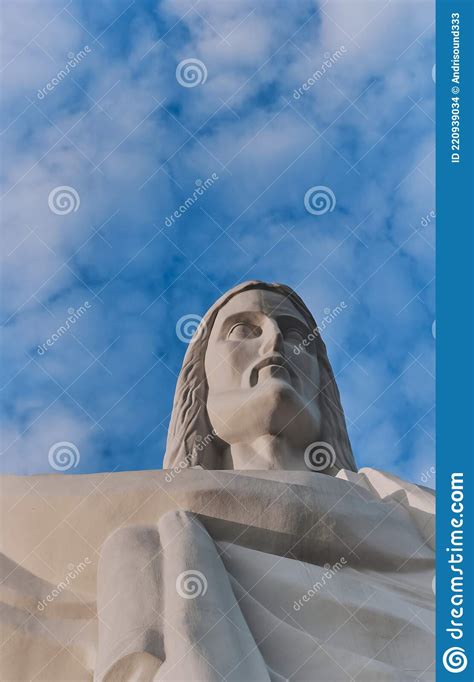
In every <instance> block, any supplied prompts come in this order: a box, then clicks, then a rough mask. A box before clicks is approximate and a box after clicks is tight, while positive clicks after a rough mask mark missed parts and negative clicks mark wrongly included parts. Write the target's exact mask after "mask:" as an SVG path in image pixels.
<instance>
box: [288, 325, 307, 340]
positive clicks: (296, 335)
mask: <svg viewBox="0 0 474 682" xmlns="http://www.w3.org/2000/svg"><path fill="white" fill-rule="evenodd" d="M303 338H304V337H303V334H302V333H301V332H300V331H299V329H295V328H294V327H292V328H291V329H288V331H287V332H285V341H288V342H289V343H301V341H302V340H303Z"/></svg>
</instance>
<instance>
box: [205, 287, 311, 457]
mask: <svg viewBox="0 0 474 682" xmlns="http://www.w3.org/2000/svg"><path fill="white" fill-rule="evenodd" d="M311 331H312V330H311V329H310V328H309V327H308V323H307V321H306V320H305V318H304V317H303V316H302V315H301V313H299V312H298V310H297V309H296V308H295V307H294V306H293V304H292V303H291V301H289V300H287V299H286V298H285V297H284V296H282V295H281V294H279V293H276V292H272V291H267V290H264V289H253V290H249V291H245V292H242V293H240V294H237V295H236V296H234V297H233V298H231V299H230V301H229V302H228V303H226V305H225V306H224V307H223V308H222V309H221V310H220V311H219V313H218V315H217V317H216V320H215V322H214V325H213V328H212V331H211V334H210V338H209V343H208V347H207V352H206V358H205V370H206V377H207V383H208V387H209V393H208V402H207V409H208V413H209V417H210V419H211V423H212V426H213V427H214V429H215V430H216V432H217V434H218V435H219V436H220V438H222V439H223V440H224V441H225V442H227V443H229V444H233V443H242V442H244V443H245V442H249V441H250V440H254V439H256V438H258V437H260V436H264V435H272V436H277V437H279V436H282V435H283V436H284V437H286V438H290V439H291V440H292V443H293V444H294V445H295V446H299V445H300V444H301V446H305V445H307V444H308V443H309V442H311V439H312V440H316V437H317V435H318V433H319V430H320V412H319V407H318V390H319V382H320V373H319V365H318V358H317V353H316V347H315V345H314V343H312V344H310V345H308V346H307V347H304V346H302V345H301V346H300V348H301V352H299V353H298V354H296V353H295V352H294V348H295V346H297V345H299V344H301V342H302V341H303V339H305V338H306V337H307V336H308V335H309V334H310V333H311Z"/></svg>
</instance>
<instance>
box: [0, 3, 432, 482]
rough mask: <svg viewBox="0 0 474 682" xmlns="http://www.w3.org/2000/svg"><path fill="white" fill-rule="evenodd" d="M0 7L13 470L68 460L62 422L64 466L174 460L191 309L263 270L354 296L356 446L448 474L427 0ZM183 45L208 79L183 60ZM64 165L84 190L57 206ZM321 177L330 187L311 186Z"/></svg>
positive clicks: (350, 363) (334, 336)
mask: <svg viewBox="0 0 474 682" xmlns="http://www.w3.org/2000/svg"><path fill="white" fill-rule="evenodd" d="M3 14H4V21H3V23H4V26H5V28H4V31H5V35H4V38H3V41H2V42H3V55H2V62H3V73H2V75H3V87H4V98H3V99H4V107H3V114H2V117H3V118H2V126H1V127H2V131H3V133H2V142H3V148H4V158H5V162H4V164H3V170H2V187H3V190H2V197H3V198H2V215H3V223H4V226H5V227H4V240H3V241H4V249H3V257H2V258H3V268H2V269H3V275H2V277H3V291H4V296H3V300H2V317H3V322H4V325H5V326H4V330H3V331H4V334H3V353H4V357H5V359H6V361H5V362H4V363H3V377H2V387H3V390H2V413H3V424H4V434H3V439H2V441H3V446H2V452H3V454H2V470H3V471H7V472H11V473H20V474H27V473H42V472H44V473H51V471H52V469H51V466H50V464H49V461H48V453H49V451H50V448H51V447H52V445H54V444H55V443H57V442H61V441H68V442H72V443H74V444H75V446H76V447H77V449H78V451H79V453H80V461H79V462H78V465H77V466H76V467H75V468H73V469H72V470H71V473H88V472H95V471H112V470H127V469H152V468H157V467H160V466H161V463H162V458H163V454H164V443H165V439H166V430H167V425H168V420H169V413H170V410H171V405H172V399H173V392H174V385H175V380H176V375H177V373H178V372H179V368H180V364H181V362H182V358H183V355H184V352H185V350H186V343H183V342H182V341H181V340H180V339H179V338H178V335H177V333H176V323H177V322H178V320H179V319H180V318H181V317H182V316H185V315H202V314H204V312H205V311H206V310H207V308H208V307H209V305H210V304H211V303H212V302H213V301H214V300H215V299H216V298H217V297H218V296H219V295H220V293H221V292H223V291H225V290H226V289H228V288H229V287H231V286H233V285H234V284H236V283H237V282H239V281H243V280H247V279H252V278H258V279H264V280H269V281H281V282H284V283H286V284H288V285H290V286H292V287H294V288H295V289H296V290H297V291H298V293H299V294H300V295H301V296H302V297H303V299H304V300H305V301H306V302H307V304H308V306H309V307H310V308H311V310H312V311H313V313H314V315H315V317H316V319H317V320H321V318H322V317H323V316H324V314H325V311H326V312H327V310H328V309H329V310H333V309H334V308H335V307H336V306H337V305H340V304H341V302H344V304H345V307H344V310H343V312H342V313H341V314H340V315H338V316H337V317H336V318H335V319H334V320H333V321H332V322H331V323H330V324H329V325H328V326H327V327H326V329H325V333H324V338H325V340H326V343H327V346H328V351H329V354H330V359H331V361H332V364H333V367H334V370H335V373H336V375H337V379H338V384H339V388H340V391H341V396H342V402H343V405H344V408H345V411H346V416H347V421H348V427H349V432H350V436H351V439H352V443H353V448H354V452H355V456H356V459H357V462H358V465H359V466H375V467H378V468H381V469H384V470H388V471H391V472H393V473H395V474H397V475H399V476H402V477H404V478H408V479H410V480H413V481H415V482H418V483H420V482H423V483H425V484H427V485H433V484H434V477H433V474H432V473H430V472H429V470H430V468H431V467H432V466H433V464H434V351H435V342H434V335H433V322H434V319H435V310H434V230H435V217H434V210H435V204H434V83H433V78H432V69H433V64H434V4H433V3H432V2H423V1H422V2H417V3H408V2H400V1H397V0H393V1H392V2H386V3H383V2H379V3H375V2H372V1H371V2H354V1H351V2H345V3H344V2H335V1H333V0H329V2H326V3H324V2H323V3H317V2H313V1H311V2H310V1H306V0H298V1H297V2H293V3H288V2H281V1H274V0H265V2H262V3H253V2H248V1H247V0H238V2H232V1H229V2H216V1H215V0H212V1H210V0H198V1H196V0H193V1H192V2H191V0H186V1H185V0H173V2H171V1H170V2H168V1H165V2H156V1H155V0H154V1H153V2H151V1H150V2H143V1H142V2H131V1H130V0H125V1H124V2H122V1H121V0H120V1H119V0H114V1H113V2H112V0H101V1H100V2H94V3H92V2H80V1H76V0H72V1H71V2H68V3H67V2H65V1H64V0H62V1H61V2H57V1H54V2H47V1H43V2H30V1H25V0H23V1H21V0H20V2H18V1H16V2H5V3H4V7H3ZM86 47H87V50H86V49H85V48H86ZM341 48H344V50H342V49H341ZM81 51H82V52H81ZM337 51H339V52H338V54H339V56H338V57H337V58H335V57H334V55H335V54H336V52H337ZM77 55H79V57H77ZM185 59H193V60H199V61H200V62H201V63H202V64H203V65H204V69H205V72H206V78H203V74H204V71H203V67H202V66H199V67H198V69H200V70H201V71H200V73H199V74H198V75H199V76H200V78H201V80H203V81H204V82H201V83H200V84H198V85H195V86H194V87H185V85H189V83H185V85H183V84H180V82H179V80H178V78H177V67H178V65H179V64H180V63H181V62H182V61H183V60H185ZM68 60H75V61H76V62H77V64H76V65H75V66H74V67H73V68H71V69H70V72H69V73H68V74H67V75H66V76H65V77H61V78H60V79H59V80H58V81H56V84H55V85H54V84H53V83H54V81H53V79H54V78H55V77H57V74H58V73H59V72H60V71H61V70H64V69H65V66H66V63H67V62H68ZM328 60H329V61H331V62H332V63H331V66H330V68H326V72H325V73H323V75H322V76H320V77H319V78H318V79H317V80H316V81H315V82H314V84H312V85H310V86H309V87H307V89H304V90H303V94H302V95H301V96H300V97H299V98H298V97H295V96H294V95H293V93H294V91H295V89H298V88H302V87H303V83H308V79H309V78H310V77H311V76H312V74H314V73H315V72H316V71H317V70H320V71H321V69H322V65H323V63H324V61H326V62H327V61H328ZM48 84H50V85H49V87H48ZM193 85H194V84H193ZM41 92H42V93H43V95H44V96H43V97H42V96H41ZM38 93H40V94H38ZM44 93H46V94H44ZM213 173H214V174H215V176H217V180H215V181H214V182H213V183H212V186H210V187H209V188H208V189H207V190H206V191H205V192H204V193H203V195H202V196H200V197H199V199H198V201H196V202H195V203H194V204H193V205H192V206H191V207H190V208H189V209H188V210H187V211H186V212H185V213H184V214H183V215H182V216H181V217H180V218H179V220H177V221H176V222H175V224H173V225H172V226H171V227H169V226H167V225H166V222H165V221H166V217H167V216H169V215H171V214H172V213H173V211H175V210H177V209H178V208H179V206H180V205H181V204H182V203H183V202H184V201H185V199H186V198H187V197H189V196H191V195H192V194H193V192H194V191H195V190H196V188H197V187H198V186H200V183H201V181H202V182H204V181H205V180H206V179H207V178H210V177H212V174H213ZM62 186H67V187H72V188H73V189H74V190H75V192H76V193H77V197H79V202H78V201H77V200H76V199H74V198H73V201H76V205H75V208H76V209H77V210H73V211H71V212H68V213H62V214H61V213H55V212H54V211H53V210H51V208H50V205H49V203H48V199H49V198H50V197H51V196H52V193H54V190H55V188H57V187H62ZM315 186H325V187H328V188H330V189H331V191H332V192H333V193H334V197H335V207H334V210H332V211H328V212H326V213H324V214H321V215H314V214H313V213H311V212H309V211H308V210H306V208H305V204H304V197H305V194H306V192H307V191H308V190H309V189H310V188H312V187H315ZM51 201H53V200H52V199H50V203H51ZM86 301H87V302H88V308H87V310H86V312H85V313H84V314H83V315H82V316H81V317H80V319H77V321H76V322H75V324H74V325H73V328H72V329H71V330H69V331H68V332H67V333H66V334H63V335H62V336H61V337H60V338H59V339H58V340H57V341H56V342H55V343H54V344H53V345H51V346H48V347H47V351H45V352H44V353H43V354H40V353H39V352H38V346H41V345H42V344H45V343H46V341H47V339H49V338H51V337H52V335H53V333H54V332H55V331H56V330H57V329H58V328H59V327H60V326H61V325H64V323H65V320H66V318H67V317H68V315H70V312H68V311H70V310H71V309H73V310H77V309H79V308H80V306H84V304H85V302H86ZM426 472H428V476H427V475H426ZM425 479H427V480H425Z"/></svg>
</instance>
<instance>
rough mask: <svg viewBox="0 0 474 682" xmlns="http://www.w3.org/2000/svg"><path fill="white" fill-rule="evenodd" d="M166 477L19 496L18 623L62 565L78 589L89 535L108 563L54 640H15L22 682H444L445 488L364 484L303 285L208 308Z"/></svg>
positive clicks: (101, 563) (55, 627) (125, 477)
mask: <svg viewBox="0 0 474 682" xmlns="http://www.w3.org/2000/svg"><path fill="white" fill-rule="evenodd" d="M369 438H370V433H368V434H367V439H369ZM382 456H383V453H381V458H382ZM164 467H165V468H164V470H163V471H158V472H126V473H117V474H110V475H108V476H107V478H106V480H104V481H103V482H101V483H100V486H99V483H98V481H97V479H96V478H95V477H93V476H82V477H81V476H74V477H68V476H64V475H60V476H58V475H56V476H51V477H31V481H30V482H29V484H28V488H27V489H23V487H22V484H20V483H18V481H15V482H14V483H15V486H16V487H15V486H14V489H15V493H14V495H13V493H12V495H13V497H12V500H11V505H12V506H14V508H15V511H16V514H15V519H17V527H16V528H15V529H14V530H13V531H12V533H11V535H10V536H9V537H8V538H7V539H6V540H5V554H6V555H7V557H8V559H7V561H8V564H7V574H8V576H11V575H13V576H15V575H16V578H15V584H14V586H13V588H14V589H16V590H17V593H18V594H19V596H18V598H17V600H16V601H15V602H14V608H15V609H16V610H17V611H16V612H15V613H18V614H20V615H15V616H13V615H10V612H9V611H8V612H7V616H6V621H5V622H6V623H7V624H8V625H9V626H10V627H12V625H11V624H12V623H13V622H15V623H17V622H22V623H23V621H22V616H21V614H22V613H24V614H25V621H24V622H25V623H29V621H28V619H27V618H26V615H27V613H28V609H30V611H31V609H32V608H33V607H32V606H28V604H29V603H30V602H29V601H28V599H30V601H31V595H32V594H34V598H35V599H38V600H39V599H40V596H42V598H43V602H44V603H46V601H48V602H49V599H46V600H45V598H44V594H45V593H46V592H47V590H48V589H50V588H51V582H52V578H51V573H49V574H48V575H49V578H48V580H49V582H46V578H45V571H46V569H45V566H44V564H46V563H47V564H48V567H49V570H50V571H52V575H54V576H55V577H56V576H60V575H61V566H62V565H63V564H64V563H65V561H66V557H67V560H68V561H71V558H70V557H72V556H74V555H75V554H76V555H77V553H78V551H79V550H78V549H77V547H78V546H79V544H80V542H81V539H82V540H85V541H87V544H88V545H92V546H93V547H94V548H97V557H95V556H94V557H93V559H91V561H90V565H89V566H88V567H87V570H84V571H83V572H82V573H81V574H80V575H78V576H77V578H75V582H74V583H73V585H71V586H70V588H69V592H68V591H65V592H64V594H62V595H61V596H60V599H59V601H58V602H57V603H54V602H53V603H52V604H51V606H48V608H46V609H44V612H42V613H35V614H34V615H35V621H34V623H33V626H34V627H33V626H31V628H30V626H29V625H28V627H27V625H26V624H25V625H24V626H23V625H21V626H18V627H16V626H15V627H16V629H15V630H14V633H15V634H14V635H11V636H10V640H9V642H10V644H9V645H10V647H12V650H11V654H10V656H9V658H8V661H9V663H8V666H7V669H6V672H5V675H4V677H5V679H7V678H8V679H20V678H21V677H22V675H23V679H30V678H33V677H37V679H41V677H40V671H42V670H47V677H48V679H49V680H58V681H59V680H63V679H66V677H67V675H66V674H65V669H66V667H68V666H69V667H68V669H71V670H72V669H73V668H74V670H75V671H76V672H75V674H74V675H75V676H74V679H81V680H82V679H84V680H92V679H94V680H95V681H96V682H117V681H118V682H126V681H127V682H129V681H132V680H133V681H136V682H148V681H152V680H168V681H171V680H173V681H174V682H178V681H184V680H192V681H194V682H217V681H218V680H219V681H220V680H226V681H228V682H264V681H266V682H270V681H271V682H284V681H286V680H291V681H292V682H314V681H315V680H322V681H324V682H346V680H347V681H349V680H350V681H357V682H389V681H390V682H392V681H395V680H397V681H398V682H407V681H408V680H433V679H434V632H433V630H434V603H433V601H434V600H433V590H432V584H433V577H434V541H433V512H434V510H433V495H432V492H431V491H429V490H428V489H426V488H423V487H422V486H416V485H413V484H410V483H406V482H404V481H402V480H400V479H398V478H397V477H395V476H393V475H390V474H388V473H384V472H382V471H378V470H375V469H368V468H366V469H361V470H357V467H356V464H355V460H354V457H353V454H352V449H351V445H350V441H349V436H348V433H347V428H346V422H345V418H344V412H343V409H342V406H341V400H340V396H339V391H338V388H337V385H336V380H335V377H334V374H333V371H332V369H331V365H330V363H329V360H328V356H327V352H326V347H325V344H324V342H323V340H322V338H321V335H320V333H319V331H318V327H317V324H316V322H315V320H314V318H313V316H312V315H311V313H310V311H309V310H308V308H307V307H306V305H305V304H304V303H303V301H302V300H301V298H300V297H299V296H298V295H297V294H296V293H295V292H294V291H293V290H292V289H290V288H289V287H287V286H284V285H281V284H268V283H265V282H259V281H252V282H246V283H244V284H240V285H238V286H236V287H234V288H233V289H231V290H230V291H228V292H227V293H226V294H225V295H223V296H222V298H220V299H219V300H218V301H217V302H216V303H215V304H214V305H213V306H212V307H211V309H210V310H209V311H208V312H207V313H206V315H205V316H204V318H203V319H202V321H201V324H200V326H199V328H198V330H197V332H196V334H195V337H194V338H193V340H192V342H191V343H190V344H189V347H188V350H187V353H186V356H185V358H184V362H183V367H182V370H181V373H180V375H179V377H178V382H177V387H176V394H175V400H174V405H173V413H172V417H171V422H170V427H169V433H168V442H167V448H166V455H165V459H164ZM46 479H47V480H46ZM12 489H13V488H12ZM68 490H70V491H71V492H70V495H69V496H68ZM35 495H39V496H40V498H41V499H42V500H46V501H47V503H48V505H49V506H50V507H51V508H54V510H55V513H57V514H59V515H60V517H61V515H62V516H64V517H65V518H66V519H67V520H68V528H65V529H63V528H62V527H61V524H60V523H57V519H56V517H54V516H53V517H52V515H51V513H49V512H48V509H46V510H45V511H44V512H43V511H41V510H42V509H43V507H42V506H41V504H35V499H36V498H35ZM81 500H87V502H86V503H85V504H81ZM78 501H79V502H78ZM48 514H49V515H48ZM22 524H23V525H22ZM72 524H73V525H72ZM71 527H73V530H74V533H72V532H71V530H70V528H71ZM26 528H28V531H27V532H26V530H25V529H26ZM36 529H41V533H42V535H41V537H43V536H44V535H46V537H47V538H48V553H47V554H46V550H45V553H44V554H43V555H41V551H42V541H40V539H41V538H40V537H37V536H36V535H35V533H38V534H39V532H40V531H39V530H38V531H37V530H36ZM24 535H28V538H29V543H30V544H31V546H32V547H34V548H35V552H34V553H25V551H24V549H23V548H22V547H20V545H19V544H18V543H19V538H21V537H23V536H24ZM31 554H33V555H31ZM43 558H44V561H43ZM40 560H41V561H40ZM15 562H16V567H15ZM20 564H21V568H20V569H19V565H20ZM12 566H13V568H12ZM8 576H7V577H8ZM10 580H11V578H10ZM5 584H6V586H7V588H8V581H7V582H6V583H5ZM19 586H20V587H19ZM13 588H12V589H13ZM50 591H51V590H50ZM9 594H12V592H11V593H9ZM28 595H29V596H28ZM27 597H28V598H27ZM9 598H10V597H9ZM85 603H87V605H89V607H90V610H88V611H86V610H85V608H84V604H85ZM48 609H49V610H48ZM15 618H16V619H17V620H14V619H15ZM36 622H38V623H40V624H41V625H42V628H41V630H39V626H37V625H36ZM22 628H24V631H23V630H22ZM28 628H30V629H28ZM35 628H36V629H35ZM51 633H53V634H51ZM58 643H59V644H58ZM59 646H61V649H60V650H59V651H58V652H57V653H54V652H55V651H56V649H58V647H59ZM15 647H17V649H15ZM48 647H49V648H48ZM20 651H21V652H22V653H21V655H20V654H19V652H20ZM15 652H16V653H15ZM29 652H31V655H30V654H29ZM68 657H69V658H68ZM81 666H82V668H81ZM18 670H21V674H20V673H19V672H18ZM77 671H79V672H77ZM71 674H72V673H71ZM16 675H17V676H16ZM38 676H39V677H38ZM71 679H72V678H71Z"/></svg>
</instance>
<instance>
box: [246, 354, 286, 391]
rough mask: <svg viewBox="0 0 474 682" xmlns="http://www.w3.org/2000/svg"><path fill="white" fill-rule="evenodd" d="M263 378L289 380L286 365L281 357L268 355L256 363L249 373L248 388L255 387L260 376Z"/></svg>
mask: <svg viewBox="0 0 474 682" xmlns="http://www.w3.org/2000/svg"><path fill="white" fill-rule="evenodd" d="M261 374H262V375H264V376H265V378H269V377H274V378H280V377H281V378H285V379H287V378H289V377H290V374H291V373H290V370H289V369H288V364H287V362H286V360H285V358H284V357H283V356H282V355H268V356H267V357H266V358H262V359H261V360H259V362H257V363H256V364H255V365H254V366H253V367H252V370H251V372H250V386H255V385H256V384H257V383H258V380H259V377H260V375H261Z"/></svg>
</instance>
